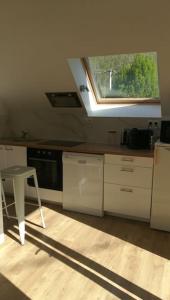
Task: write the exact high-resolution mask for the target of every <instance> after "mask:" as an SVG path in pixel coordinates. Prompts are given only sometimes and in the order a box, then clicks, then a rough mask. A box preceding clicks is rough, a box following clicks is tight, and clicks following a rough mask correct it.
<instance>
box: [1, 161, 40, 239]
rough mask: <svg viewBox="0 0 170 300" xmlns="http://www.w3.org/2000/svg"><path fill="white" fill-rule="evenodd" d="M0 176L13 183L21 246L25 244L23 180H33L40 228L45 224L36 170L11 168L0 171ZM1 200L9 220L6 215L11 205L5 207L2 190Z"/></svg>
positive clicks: (22, 167)
mask: <svg viewBox="0 0 170 300" xmlns="http://www.w3.org/2000/svg"><path fill="white" fill-rule="evenodd" d="M1 176H2V179H11V180H12V181H13V189H14V200H15V202H14V203H15V209H16V215H17V219H18V225H19V234H20V240H21V244H22V245H24V242H25V221H24V218H25V201H24V199H25V195H24V181H25V179H27V178H29V177H33V178H34V183H35V188H36V192H37V199H38V206H39V209H40V216H41V222H42V227H43V228H45V222H44V217H43V212H42V207H41V200H40V195H39V190H38V181H37V175H36V169H35V168H33V167H24V166H12V167H9V168H6V169H3V170H1ZM2 200H3V202H4V209H5V210H6V214H7V217H8V218H11V217H12V216H10V215H9V214H8V210H7V207H8V206H10V205H13V204H14V203H12V204H9V205H6V201H5V194H4V191H3V189H2Z"/></svg>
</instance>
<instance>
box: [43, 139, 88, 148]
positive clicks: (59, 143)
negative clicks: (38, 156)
mask: <svg viewBox="0 0 170 300" xmlns="http://www.w3.org/2000/svg"><path fill="white" fill-rule="evenodd" d="M43 144H44V145H54V146H64V147H74V146H78V145H80V144H83V142H77V141H63V140H49V141H46V142H43Z"/></svg>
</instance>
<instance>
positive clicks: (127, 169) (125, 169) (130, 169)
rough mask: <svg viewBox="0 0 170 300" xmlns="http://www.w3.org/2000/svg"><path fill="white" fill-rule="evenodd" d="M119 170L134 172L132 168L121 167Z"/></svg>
mask: <svg viewBox="0 0 170 300" xmlns="http://www.w3.org/2000/svg"><path fill="white" fill-rule="evenodd" d="M121 171H122V172H131V173H132V172H134V169H132V168H122V169H121Z"/></svg>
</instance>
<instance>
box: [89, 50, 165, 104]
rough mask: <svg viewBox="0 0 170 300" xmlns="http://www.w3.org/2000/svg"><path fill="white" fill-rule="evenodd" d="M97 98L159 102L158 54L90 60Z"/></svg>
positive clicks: (113, 56) (104, 57) (123, 55)
mask: <svg viewBox="0 0 170 300" xmlns="http://www.w3.org/2000/svg"><path fill="white" fill-rule="evenodd" d="M87 63H88V68H89V70H90V73H91V76H92V79H93V83H94V88H95V91H96V94H97V98H98V99H100V98H149V99H152V98H153V99H159V87H158V69H157V55H156V53H155V52H148V53H136V54H121V55H109V56H96V57H88V59H87Z"/></svg>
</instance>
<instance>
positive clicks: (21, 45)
mask: <svg viewBox="0 0 170 300" xmlns="http://www.w3.org/2000/svg"><path fill="white" fill-rule="evenodd" d="M169 11H170V1H169V0H163V1H160V0H157V1H155V0H149V1H148V0H143V1H137V0H128V1H125V0H105V1H104V0H101V1H98V0H93V1H91V0H86V1H84V0H72V1H68V0H62V1H55V0H49V1H42V0H41V1H40V0H37V1H33V0H30V1H27V2H26V1H21V0H16V1H13V2H12V1H9V0H7V1H4V2H3V3H1V10H0V38H1V44H0V102H1V101H2V100H3V101H4V102H5V105H6V106H7V109H8V110H9V116H10V123H9V122H8V128H10V129H11V132H10V134H20V131H21V130H22V129H25V130H29V131H30V133H31V134H32V135H35V136H41V137H49V138H51V137H55V136H56V137H57V138H58V137H60V136H63V137H68V138H70V139H71V138H76V137H77V139H79V138H81V139H86V140H94V141H99V142H103V141H106V140H107V131H108V130H112V129H119V130H120V127H124V126H126V124H127V123H128V125H131V126H138V125H140V126H144V125H145V124H146V120H143V121H142V120H136V119H133V120H127V119H121V120H120V119H117V118H114V119H112V118H111V119H100V118H99V119H94V120H89V121H87V118H86V117H85V116H84V113H79V114H77V113H72V111H71V110H70V113H69V112H68V111H67V112H66V113H64V112H63V111H62V112H61V111H59V112H57V110H56V109H52V108H51V107H50V106H49V104H48V102H47V100H46V98H45V96H44V92H48V91H69V90H75V84H74V80H73V78H72V75H71V72H70V70H69V67H68V65H67V58H71V57H83V56H90V55H91V56H92V55H104V54H114V53H115V54H116V53H134V52H137V51H140V52H141V51H156V52H157V53H158V60H159V61H158V62H159V78H160V94H161V101H162V103H163V105H162V111H163V115H164V116H170V101H169V97H170V76H169V70H170V59H169V53H170V18H169ZM139 122H140V123H139ZM3 134H5V133H3Z"/></svg>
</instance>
